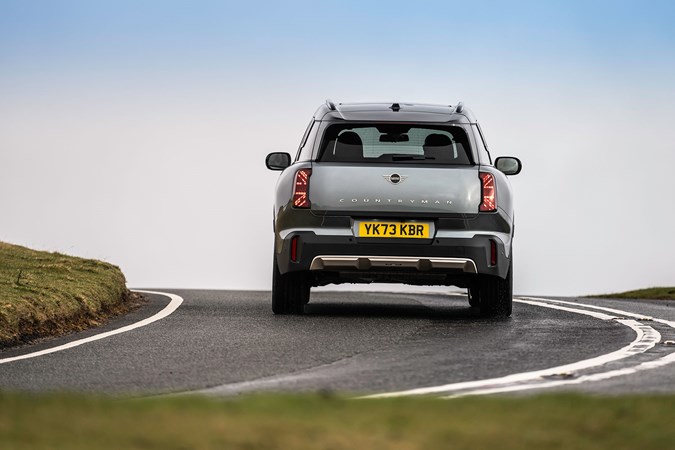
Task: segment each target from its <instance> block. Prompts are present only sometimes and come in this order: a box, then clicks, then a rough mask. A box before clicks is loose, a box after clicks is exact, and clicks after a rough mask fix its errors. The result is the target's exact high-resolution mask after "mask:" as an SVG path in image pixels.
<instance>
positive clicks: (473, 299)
mask: <svg viewBox="0 0 675 450" xmlns="http://www.w3.org/2000/svg"><path fill="white" fill-rule="evenodd" d="M466 295H467V297H469V306H471V307H472V308H478V307H479V306H480V288H479V287H478V286H472V287H470V288H468V289H467V290H466Z"/></svg>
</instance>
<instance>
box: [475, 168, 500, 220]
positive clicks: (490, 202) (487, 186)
mask: <svg viewBox="0 0 675 450" xmlns="http://www.w3.org/2000/svg"><path fill="white" fill-rule="evenodd" d="M478 176H480V180H481V183H480V186H481V193H482V197H483V200H482V201H481V203H480V208H479V209H480V211H481V212H492V211H497V190H496V188H495V177H494V175H492V174H491V173H488V172H479V174H478Z"/></svg>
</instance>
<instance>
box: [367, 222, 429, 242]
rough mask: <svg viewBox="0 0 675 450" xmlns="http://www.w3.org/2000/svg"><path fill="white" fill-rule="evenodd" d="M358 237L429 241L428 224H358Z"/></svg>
mask: <svg viewBox="0 0 675 450" xmlns="http://www.w3.org/2000/svg"><path fill="white" fill-rule="evenodd" d="M359 237H372V238H407V239H429V224H428V223H420V222H360V223H359Z"/></svg>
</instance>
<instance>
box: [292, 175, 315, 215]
mask: <svg viewBox="0 0 675 450" xmlns="http://www.w3.org/2000/svg"><path fill="white" fill-rule="evenodd" d="M311 174H312V169H300V170H298V171H297V172H296V173H295V184H294V185H293V206H294V207H295V208H309V207H310V206H312V204H311V203H310V201H309V176H310V175H311Z"/></svg>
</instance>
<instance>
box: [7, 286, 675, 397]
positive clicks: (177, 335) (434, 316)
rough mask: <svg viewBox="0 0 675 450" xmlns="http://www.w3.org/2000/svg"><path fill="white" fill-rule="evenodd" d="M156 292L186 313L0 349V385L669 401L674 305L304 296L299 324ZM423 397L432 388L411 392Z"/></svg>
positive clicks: (196, 295)
mask: <svg viewBox="0 0 675 450" xmlns="http://www.w3.org/2000/svg"><path fill="white" fill-rule="evenodd" d="M165 292H172V293H175V294H177V295H180V296H181V297H182V298H183V299H184V301H183V303H182V304H181V305H180V307H178V309H176V310H175V311H174V312H173V313H172V314H170V315H169V316H167V317H165V318H162V319H161V320H158V321H156V322H154V323H152V324H149V325H147V326H144V327H141V328H137V329H134V330H131V331H128V332H125V333H121V334H117V335H115V336H110V337H106V338H104V339H100V340H97V341H94V342H89V343H86V344H83V345H80V346H77V347H74V348H69V349H67V350H63V351H58V352H54V353H51V354H46V355H42V356H37V357H33V358H28V359H23V360H18V361H10V362H6V363H3V360H6V359H7V358H11V357H14V356H18V355H22V354H28V353H31V352H36V351H39V350H43V349H47V348H51V347H55V346H57V345H61V344H64V343H67V342H72V341H75V340H78V339H82V338H84V337H87V336H93V335H97V334H100V333H102V332H105V331H109V330H114V329H119V328H120V327H123V326H126V325H129V324H133V323H136V322H138V321H140V320H143V319H145V318H148V317H151V316H152V315H154V314H156V313H158V312H159V311H161V310H162V309H163V308H165V307H166V306H167V304H168V302H169V299H168V298H167V297H166V296H162V295H148V296H147V297H148V300H149V301H148V303H147V304H146V305H145V306H143V307H141V308H140V309H139V310H137V311H135V312H133V313H132V314H129V315H127V316H125V317H121V318H118V319H115V320H112V321H111V322H109V323H107V324H106V325H104V326H102V327H99V328H96V329H92V330H88V331H85V332H81V333H76V334H73V335H69V336H65V337H60V338H55V339H48V340H45V341H42V342H40V343H37V344H33V345H30V346H24V347H20V348H14V349H9V350H4V351H2V352H0V389H3V390H26V391H45V390H68V391H90V392H97V393H114V394H132V395H156V394H166V393H179V392H192V391H199V392H206V393H211V394H218V395H232V394H238V393H242V392H249V391H262V390H274V391H318V390H336V391H342V392H347V393H350V394H354V395H370V394H383V393H395V395H408V394H411V393H413V394H414V393H424V394H431V395H438V396H447V395H458V394H467V393H468V394H471V393H490V392H493V391H494V392H518V393H536V392H544V391H551V390H560V389H564V390H577V391H578V390H580V391H584V392H594V393H611V394H615V393H635V392H674V391H675V364H671V362H673V361H671V359H675V346H670V345H666V343H665V342H666V341H669V340H675V328H674V326H675V302H670V301H624V300H592V299H570V298H567V299H558V300H563V301H566V302H570V303H572V304H567V303H557V302H555V301H552V300H555V299H548V300H544V299H539V300H533V299H529V300H528V299H527V298H525V301H529V302H531V303H522V302H518V303H515V304H514V314H513V316H512V317H511V318H509V319H501V320H497V319H484V318H480V317H479V316H478V314H477V310H475V309H471V308H469V306H468V302H467V300H466V297H460V296H450V295H445V294H391V293H353V292H321V293H313V294H312V302H311V303H310V304H309V305H307V307H306V310H305V312H306V314H305V315H304V316H274V315H273V314H272V312H271V309H270V301H269V296H270V294H269V292H247V291H206V290H169V291H165ZM582 304H583V305H590V306H591V307H589V306H582ZM593 306H594V307H596V308H592V307H593ZM597 307H600V308H603V307H604V308H612V309H617V310H621V311H622V313H617V312H610V311H607V310H601V309H597ZM553 308H556V309H553ZM560 308H562V309H560ZM626 312H627V313H634V314H636V316H634V317H630V316H626V315H625V314H624V313H626ZM589 314H591V315H589ZM643 316H649V318H651V319H652V320H644V317H643ZM667 321H673V322H672V323H671V324H669V323H668V322H667ZM636 327H641V328H640V329H637V328H636ZM650 330H651V331H650ZM655 336H657V337H658V339H657V338H656V337H655ZM650 339H651V341H650ZM631 343H632V344H631ZM631 346H632V347H631ZM627 347H628V349H627V350H626V348H627ZM607 355H609V356H607ZM612 355H614V356H612ZM613 358H614V359H613ZM589 360H590V362H589V363H582V364H578V363H579V362H584V361H586V362H588V361H589ZM570 364H572V366H568V367H567V368H565V367H563V369H564V370H554V371H553V372H550V373H539V371H542V370H545V369H549V368H557V367H560V366H565V365H570ZM574 364H576V365H574ZM533 372H534V373H533ZM504 377H506V378H504ZM485 380H492V381H485ZM467 382H469V383H468V384H467ZM471 382H473V383H471ZM459 383H461V384H459ZM419 388H428V390H427V391H424V390H423V391H422V392H417V391H412V392H410V390H415V389H419Z"/></svg>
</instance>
